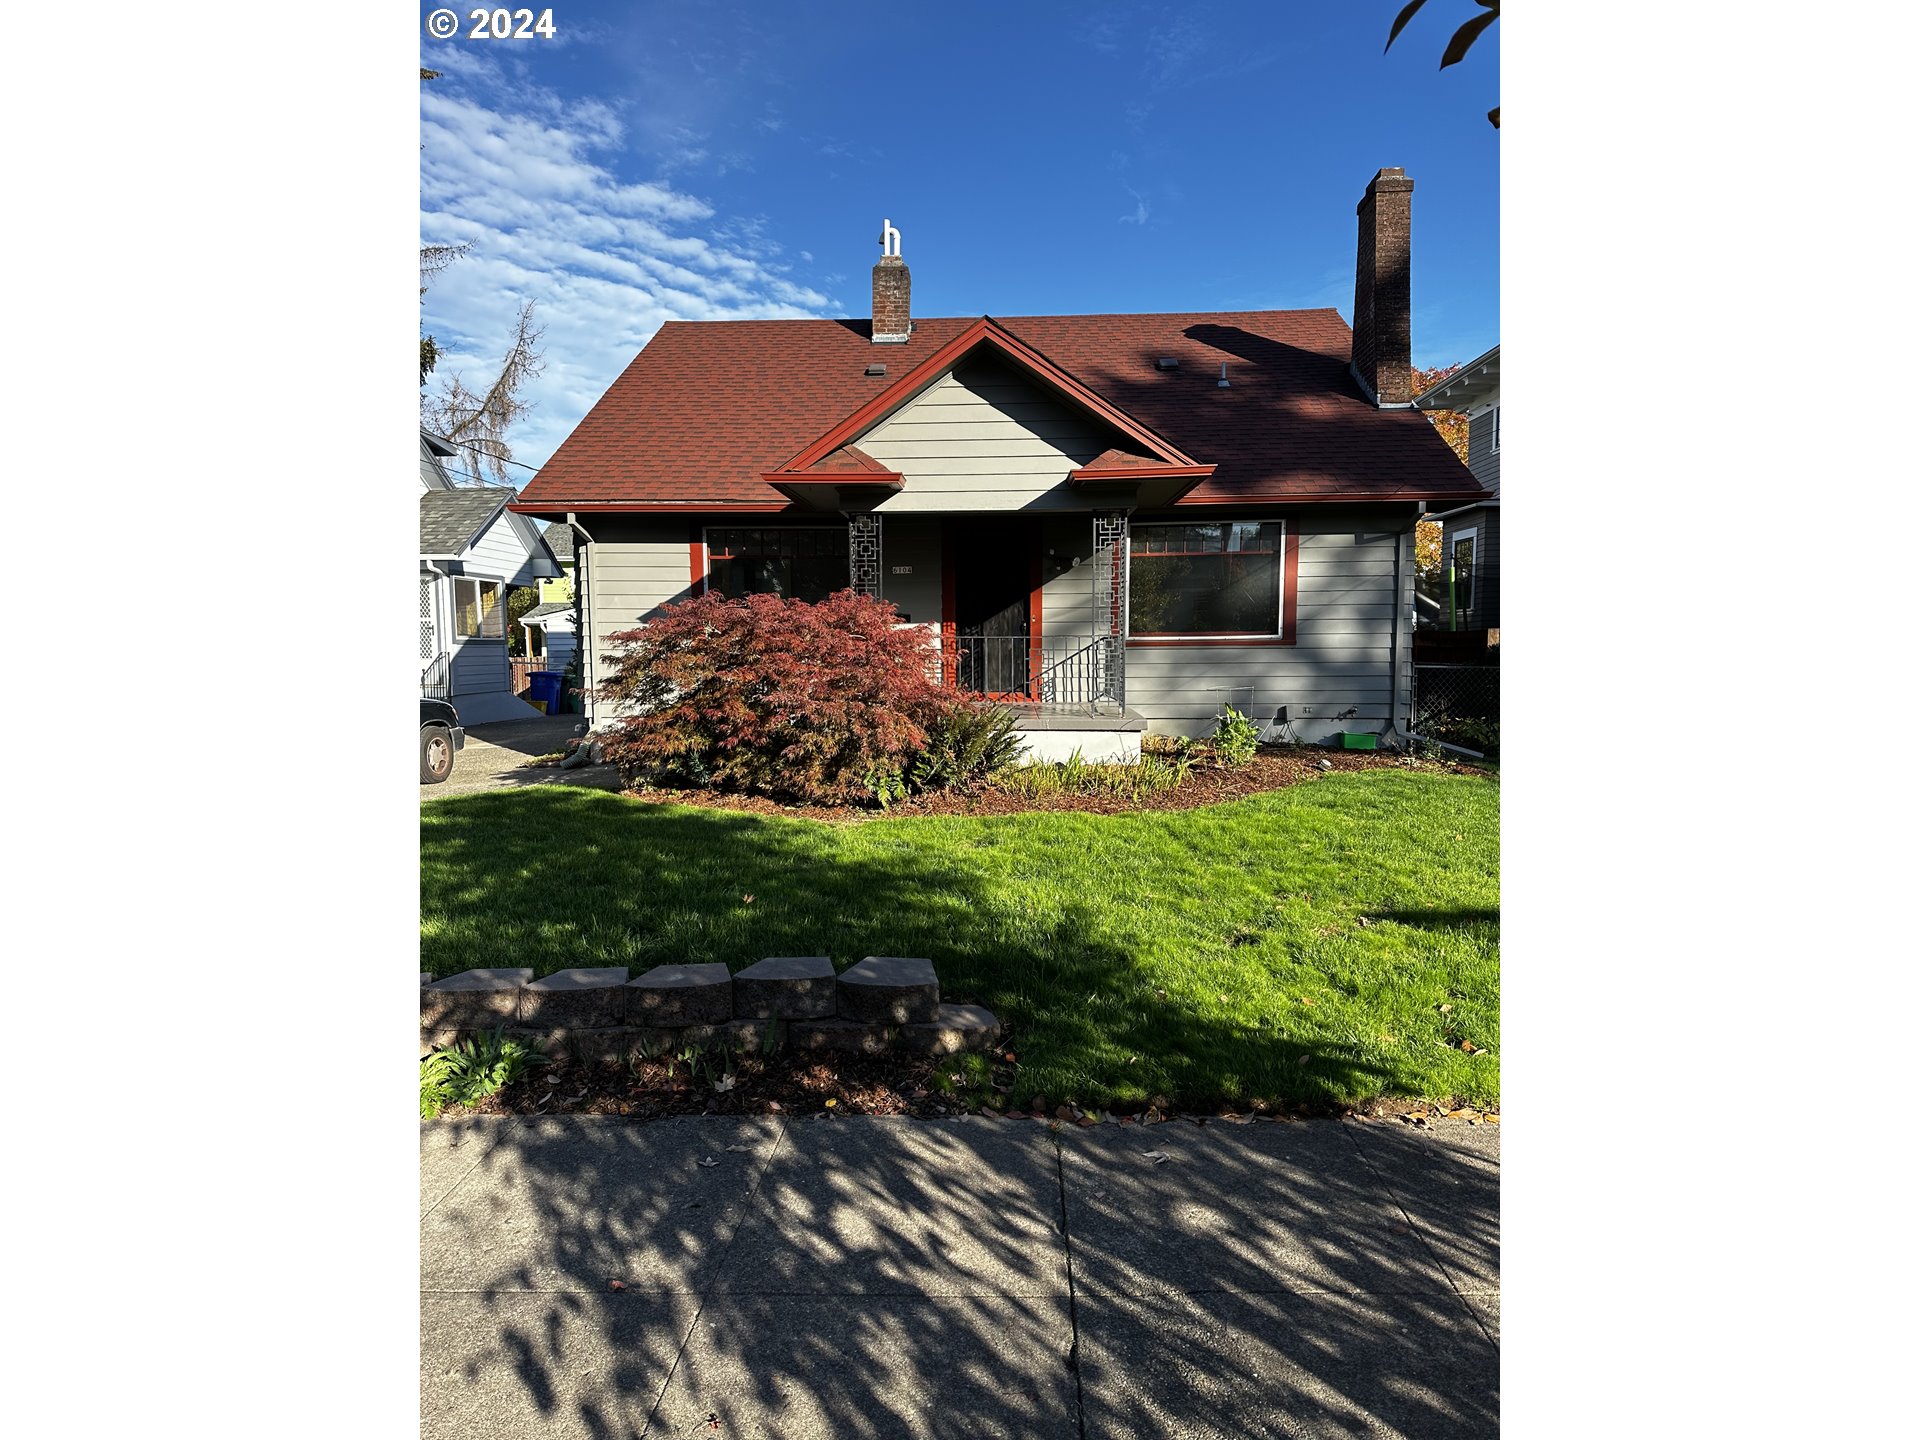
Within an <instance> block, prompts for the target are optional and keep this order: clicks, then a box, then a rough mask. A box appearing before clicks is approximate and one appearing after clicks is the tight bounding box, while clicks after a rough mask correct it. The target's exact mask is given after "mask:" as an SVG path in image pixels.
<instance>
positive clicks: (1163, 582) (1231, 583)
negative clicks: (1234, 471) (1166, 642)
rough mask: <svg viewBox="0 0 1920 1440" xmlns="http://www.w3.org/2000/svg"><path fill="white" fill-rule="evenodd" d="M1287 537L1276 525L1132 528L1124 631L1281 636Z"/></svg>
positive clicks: (1227, 523) (1272, 522) (1231, 522)
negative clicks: (1284, 552) (1285, 541)
mask: <svg viewBox="0 0 1920 1440" xmlns="http://www.w3.org/2000/svg"><path fill="white" fill-rule="evenodd" d="M1284 537H1285V527H1284V525H1283V524H1282V523H1281V522H1280V521H1278V520H1222V521H1217V522H1213V523H1210V524H1198V525H1196V524H1184V525H1141V524H1135V525H1134V526H1133V528H1132V535H1131V546H1130V549H1131V554H1130V557H1129V567H1130V569H1129V574H1128V581H1127V622H1128V623H1127V628H1128V633H1130V634H1133V635H1140V636H1153V635H1196V636H1205V635H1245V636H1250V637H1256V638H1267V637H1273V636H1278V635H1279V634H1281V619H1282V617H1281V614H1280V606H1281V596H1282V590H1283V582H1284V570H1285V564H1284V557H1283V554H1282V551H1283V544H1282V542H1283V540H1284Z"/></svg>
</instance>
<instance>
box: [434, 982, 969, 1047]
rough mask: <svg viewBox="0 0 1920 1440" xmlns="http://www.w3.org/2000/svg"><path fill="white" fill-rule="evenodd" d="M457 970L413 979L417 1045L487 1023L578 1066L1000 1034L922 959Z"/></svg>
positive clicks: (439, 1043)
mask: <svg viewBox="0 0 1920 1440" xmlns="http://www.w3.org/2000/svg"><path fill="white" fill-rule="evenodd" d="M628 973H629V972H628V970H627V968H626V967H625V966H607V967H599V968H591V969H577V970H561V971H558V972H556V973H555V974H552V975H547V976H544V977H542V978H541V979H539V980H535V979H534V978H533V971H532V970H523V969H506V970H465V971H462V972H461V973H460V974H458V975H450V976H448V977H447V978H446V979H444V980H435V979H434V978H433V977H432V976H431V975H426V974H423V975H421V977H420V1053H421V1054H422V1055H425V1054H427V1053H429V1052H430V1051H433V1050H440V1049H444V1048H446V1047H447V1046H449V1045H452V1044H454V1043H455V1042H456V1041H459V1040H461V1039H464V1038H466V1037H468V1036H470V1035H474V1034H477V1033H479V1032H482V1031H486V1030H495V1029H500V1030H504V1031H506V1033H507V1034H509V1035H513V1036H516V1037H518V1038H520V1039H523V1040H527V1041H530V1042H532V1043H534V1044H537V1045H538V1046H539V1047H540V1048H541V1049H543V1050H545V1051H546V1052H547V1053H548V1054H550V1055H563V1054H564V1055H570V1056H572V1057H573V1058H575V1059H577V1060H580V1061H582V1062H586V1063H592V1062H620V1061H624V1060H626V1059H627V1058H628V1057H629V1056H630V1055H632V1054H634V1053H636V1052H641V1053H644V1054H647V1055H665V1054H669V1053H672V1054H678V1053H679V1051H680V1050H682V1049H684V1048H685V1047H686V1046H688V1045H698V1046H701V1047H706V1046H712V1045H723V1046H730V1047H732V1048H734V1049H737V1050H744V1051H757V1050H759V1049H760V1048H761V1046H762V1045H763V1044H765V1043H767V1041H768V1039H769V1038H770V1037H772V1038H775V1039H777V1041H778V1042H779V1043H782V1044H785V1045H787V1046H789V1047H791V1048H794V1049H797V1050H833V1051H842V1052H848V1053H852V1054H859V1055H878V1054H882V1053H885V1052H888V1051H893V1052H899V1053H905V1054H913V1055H950V1054H952V1053H954V1052H955V1051H958V1050H978V1049H983V1048H985V1047H986V1046H988V1045H991V1044H992V1043H993V1042H994V1041H995V1040H997V1039H998V1038H999V1036H1000V1022H999V1021H998V1020H997V1019H996V1018H994V1016H993V1014H992V1012H990V1011H987V1010H983V1009H982V1008H981V1007H980V1006H978V1005H948V1004H943V1003H942V1002H941V999H940V981H939V979H938V977H937V976H935V974H934V972H933V962H932V961H931V960H921V959H912V958H907V957H903V956H894V955H869V956H867V958H866V959H864V960H862V961H860V962H859V963H858V964H856V965H852V966H849V967H848V968H847V969H846V970H844V971H842V972H841V973H840V974H838V975H836V974H835V973H834V969H833V962H832V961H831V960H829V959H828V958H827V957H826V956H824V955H808V956H792V955H786V956H775V957H773V958H771V959H767V960H761V961H759V962H757V963H755V964H752V965H749V966H747V967H746V968H745V969H744V970H741V971H739V972H738V973H736V974H729V973H728V971H727V967H726V966H724V965H717V964H710V965H656V966H655V967H654V968H653V969H651V970H649V971H647V973H646V974H644V975H642V976H640V977H639V978H638V979H629V978H628Z"/></svg>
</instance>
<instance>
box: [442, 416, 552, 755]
mask: <svg viewBox="0 0 1920 1440" xmlns="http://www.w3.org/2000/svg"><path fill="white" fill-rule="evenodd" d="M454 453H455V451H454V447H453V446H451V445H449V444H448V443H447V442H446V441H444V440H442V439H440V438H439V437H438V436H436V435H430V434H428V433H427V432H426V431H424V430H422V431H421V432H420V689H421V693H422V694H426V695H435V696H439V697H440V698H442V699H449V700H452V701H453V704H454V708H455V709H456V710H458V711H459V712H460V719H461V721H462V722H463V723H464V724H467V725H485V724H489V723H491V722H493V721H497V720H516V719H526V718H527V717H529V716H532V715H537V714H538V713H539V712H538V711H537V710H535V709H534V708H533V707H532V706H530V705H528V704H527V703H526V702H525V701H523V700H519V699H516V698H515V696H514V693H513V681H512V667H511V665H510V663H509V662H508V659H507V590H508V589H509V587H512V586H516V585H529V586H530V585H534V584H537V583H538V582H539V581H541V580H543V579H552V578H554V577H556V576H558V575H559V574H560V566H559V563H558V562H557V561H556V560H555V559H554V557H553V552H552V551H551V550H549V549H548V548H547V544H546V541H544V540H543V539H541V538H540V531H539V529H538V527H536V526H535V525H534V524H533V523H532V522H531V521H530V520H528V519H527V518H526V517H525V516H524V515H516V514H514V513H513V512H512V511H511V510H509V509H508V508H507V507H508V505H509V503H510V502H511V501H512V500H513V499H514V496H515V493H516V492H515V491H513V490H512V489H510V488H508V487H507V486H504V485H468V486H457V485H455V484H454V483H453V478H452V475H451V474H450V472H449V471H448V469H447V464H446V462H447V461H448V460H449V459H451V458H452V457H453V455H454Z"/></svg>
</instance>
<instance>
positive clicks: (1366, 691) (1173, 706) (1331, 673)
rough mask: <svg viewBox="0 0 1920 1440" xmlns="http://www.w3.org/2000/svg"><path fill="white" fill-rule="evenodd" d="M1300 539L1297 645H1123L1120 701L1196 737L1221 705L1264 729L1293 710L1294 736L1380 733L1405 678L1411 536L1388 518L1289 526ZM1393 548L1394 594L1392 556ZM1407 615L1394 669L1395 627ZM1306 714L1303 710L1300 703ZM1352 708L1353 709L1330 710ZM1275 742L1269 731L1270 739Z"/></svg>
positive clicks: (1401, 703)
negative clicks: (1280, 711) (1123, 696)
mask: <svg viewBox="0 0 1920 1440" xmlns="http://www.w3.org/2000/svg"><path fill="white" fill-rule="evenodd" d="M1290 523H1291V524H1292V525H1293V527H1294V533H1297V534H1298V535H1299V536H1300V571H1299V585H1298V591H1297V596H1296V604H1297V608H1296V611H1295V614H1296V617H1297V618H1296V634H1297V639H1296V642H1295V643H1294V644H1293V645H1290V646H1289V645H1245V646H1238V645H1190V646H1188V645H1141V644H1133V645H1129V646H1128V647H1127V704H1128V705H1129V706H1131V707H1132V708H1133V709H1135V710H1138V711H1139V712H1140V713H1141V714H1142V715H1144V716H1146V717H1147V719H1148V721H1149V727H1148V728H1149V729H1150V730H1151V731H1152V732H1154V733H1156V734H1183V735H1203V734H1206V733H1207V732H1209V731H1210V730H1211V729H1212V728H1213V723H1214V717H1215V716H1216V715H1218V714H1219V712H1220V708H1221V707H1222V706H1223V705H1232V706H1233V707H1234V708H1235V709H1237V710H1240V711H1242V712H1244V713H1245V714H1247V715H1249V716H1251V717H1252V718H1253V719H1255V720H1257V721H1259V722H1261V723H1262V724H1263V725H1266V724H1271V723H1272V721H1273V718H1274V711H1275V709H1276V708H1277V707H1279V706H1281V705H1286V706H1288V707H1290V718H1291V724H1292V735H1293V738H1295V739H1300V740H1317V739H1320V738H1322V737H1324V736H1326V735H1328V734H1331V733H1333V732H1335V731H1339V730H1355V731H1371V732H1376V733H1378V732H1383V731H1385V730H1386V729H1387V728H1388V727H1389V726H1390V725H1391V724H1392V723H1393V720H1394V716H1395V712H1396V709H1398V710H1399V711H1400V715H1401V719H1402V720H1404V718H1405V714H1404V711H1405V704H1406V698H1405V697H1406V695H1407V693H1408V689H1407V687H1408V686H1409V684H1410V682H1411V677H1412V625H1411V622H1410V621H1409V620H1407V619H1405V618H1404V617H1405V616H1406V614H1407V612H1408V610H1409V609H1410V607H1411V606H1412V604H1413V536H1412V533H1411V530H1410V529H1409V530H1401V529H1400V528H1399V527H1401V526H1402V525H1405V524H1406V523H1407V522H1405V521H1399V520H1395V519H1392V518H1390V517H1388V518H1380V519H1372V518H1361V517H1349V518H1346V519H1344V520H1343V519H1340V518H1337V517H1332V516H1329V517H1325V518H1311V519H1296V520H1293V521H1291V522H1290ZM1396 552H1398V553H1399V556H1400V586H1399V592H1398V599H1397V601H1396V596H1395V587H1394V557H1395V554H1396ZM1396 606H1397V607H1398V609H1399V612H1400V614H1401V615H1402V617H1403V619H1402V622H1401V635H1400V643H1399V647H1398V648H1399V657H1398V659H1399V664H1398V674H1397V677H1396V672H1395V663H1394V662H1395V645H1394V637H1393V624H1394V614H1395V610H1396ZM1302 705H1310V706H1312V707H1313V714H1312V715H1311V716H1308V717H1302V716H1301V715H1300V713H1299V709H1298V707H1299V706H1302ZM1349 707H1352V708H1353V710H1354V711H1355V713H1354V714H1353V715H1352V716H1351V717H1349V718H1347V719H1345V720H1340V719H1337V718H1335V717H1337V716H1338V715H1339V714H1340V713H1341V712H1342V711H1344V710H1346V709H1347V708H1349ZM1276 738H1277V737H1276Z"/></svg>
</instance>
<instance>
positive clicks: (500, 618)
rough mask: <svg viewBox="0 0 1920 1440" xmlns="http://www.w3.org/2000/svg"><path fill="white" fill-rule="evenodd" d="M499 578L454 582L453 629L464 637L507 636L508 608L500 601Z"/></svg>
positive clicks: (499, 637) (489, 638) (496, 637)
mask: <svg viewBox="0 0 1920 1440" xmlns="http://www.w3.org/2000/svg"><path fill="white" fill-rule="evenodd" d="M500 594H501V585H500V582H499V581H498V580H461V579H456V580H455V581H454V582H453V632H454V634H456V635H460V636H464V637H465V638H467V639H470V640H471V639H487V640H501V639H504V638H506V633H507V623H506V622H507V612H506V610H505V609H504V608H503V607H502V606H501V604H500Z"/></svg>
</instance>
